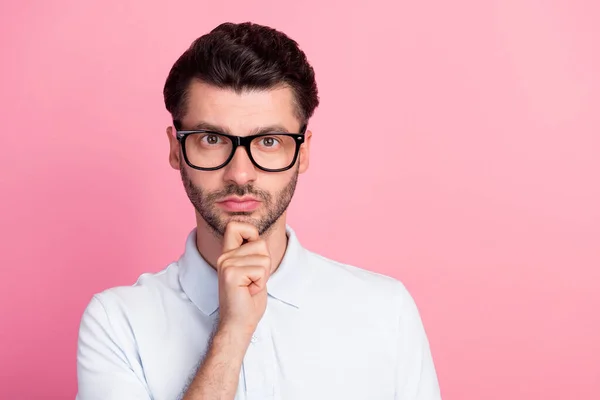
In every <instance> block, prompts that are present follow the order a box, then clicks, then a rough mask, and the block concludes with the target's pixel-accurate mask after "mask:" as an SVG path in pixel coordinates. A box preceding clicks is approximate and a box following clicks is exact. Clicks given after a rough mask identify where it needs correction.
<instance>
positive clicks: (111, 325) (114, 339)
mask: <svg viewBox="0 0 600 400" xmlns="http://www.w3.org/2000/svg"><path fill="white" fill-rule="evenodd" d="M101 295H102V296H104V297H106V296H108V295H109V293H108V292H105V293H102V294H100V293H97V294H95V295H94V298H95V299H96V300H97V301H98V303H100V306H101V307H102V310H103V311H104V315H105V316H106V321H108V327H109V328H110V331H111V334H112V340H113V341H114V342H115V344H117V346H119V349H120V350H121V352H122V353H123V355H124V356H125V359H126V360H127V368H129V370H130V371H131V372H132V373H133V374H134V375H135V377H136V379H137V380H138V381H139V382H140V383H141V384H142V386H143V387H144V389H145V390H146V393H147V394H148V396H149V397H150V398H151V399H153V396H152V394H151V393H150V390H149V388H148V385H147V382H144V381H143V380H141V379H140V377H139V375H138V374H136V373H135V371H134V370H133V368H131V363H130V361H129V358H127V356H126V355H125V352H124V351H123V347H122V346H121V344H120V343H117V341H116V335H115V334H114V333H115V329H114V326H113V323H112V321H111V319H110V315H109V313H108V310H107V309H106V305H105V304H104V302H103V301H102V299H101V298H100V296H101ZM142 372H143V368H142Z"/></svg>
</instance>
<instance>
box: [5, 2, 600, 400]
mask: <svg viewBox="0 0 600 400" xmlns="http://www.w3.org/2000/svg"><path fill="white" fill-rule="evenodd" d="M12 3H13V4H10V2H7V1H4V2H2V4H1V5H0V40H1V54H2V56H1V57H2V63H1V68H2V70H1V74H0V88H1V90H0V110H1V111H0V113H1V119H2V121H1V127H2V130H3V134H2V135H0V141H1V143H0V144H1V147H0V148H1V150H2V157H1V158H0V171H1V172H0V174H1V175H0V179H1V182H0V183H1V188H2V197H1V210H0V211H1V213H0V217H1V219H2V220H1V221H0V222H1V224H0V226H1V232H0V240H1V244H2V250H1V252H0V257H1V258H0V262H1V264H0V266H1V272H0V274H1V276H0V304H1V307H2V309H1V317H0V318H1V319H0V323H1V329H0V398H2V399H16V398H19V399H72V398H73V396H74V395H75V391H76V375H75V372H76V367H75V366H76V364H75V355H76V341H77V330H78V324H79V318H80V316H81V313H82V312H83V309H84V307H85V306H86V304H87V303H88V301H89V300H90V298H91V296H92V294H93V293H95V292H98V291H101V290H103V289H105V288H108V287H111V286H115V285H129V284H132V283H133V282H134V281H135V279H136V278H137V276H138V275H139V274H141V273H142V272H146V271H158V270H160V269H162V268H164V266H166V265H167V264H168V263H169V262H171V261H172V260H174V259H175V258H176V257H178V256H179V254H180V253H181V251H182V250H183V245H184V240H185V235H186V234H187V232H188V231H189V230H190V229H191V228H192V226H193V223H194V220H193V212H192V207H191V206H190V205H189V203H188V200H187V198H186V196H185V193H184V191H183V188H182V186H181V183H180V180H179V176H178V174H177V172H176V171H174V170H172V169H171V168H170V167H169V165H168V163H167V152H168V146H167V139H166V136H165V134H164V129H165V126H166V125H167V124H168V123H169V118H168V115H167V113H166V111H165V110H164V106H163V103H162V94H161V93H162V92H161V91H162V85H163V83H164V80H165V78H166V76H167V73H168V70H169V68H170V67H171V65H172V63H173V62H174V61H175V59H176V58H177V57H178V56H179V55H180V54H181V53H182V52H183V51H184V50H185V49H186V47H187V46H188V45H189V44H190V42H191V41H192V40H193V39H195V38H196V37H197V36H199V35H201V34H203V33H205V32H207V31H208V30H210V29H211V28H213V27H214V26H216V25H217V24H218V23H220V22H222V21H225V20H230V21H235V22H241V21H245V20H253V21H255V22H259V23H264V24H269V25H272V26H274V27H277V28H279V29H281V30H284V31H285V32H286V33H288V34H289V35H291V36H292V37H293V38H295V39H297V40H298V42H299V43H300V45H301V46H302V48H303V49H304V50H305V51H306V52H307V54H308V56H309V59H310V61H311V62H312V63H313V65H314V67H315V69H316V72H317V79H318V83H319V88H320V93H321V99H322V105H321V107H320V108H319V109H318V110H317V113H316V115H315V117H314V119H313V120H312V124H311V128H312V130H313V131H314V137H313V145H312V149H313V152H312V160H311V169H310V170H309V172H308V173H307V174H306V175H305V176H303V177H302V178H301V180H300V184H299V188H298V192H297V195H296V198H295V200H294V202H293V205H292V209H291V215H290V219H289V222H290V224H291V225H292V226H294V227H295V229H296V231H297V232H298V234H299V236H300V238H301V240H302V242H303V243H304V244H305V245H306V246H307V247H309V248H311V249H312V250H315V251H317V252H320V253H322V254H324V255H326V256H329V257H332V258H335V259H338V260H340V261H343V262H347V263H351V264H355V265H358V266H361V267H363V268H366V269H371V270H374V271H378V272H382V273H386V274H389V275H392V276H394V277H397V278H399V279H401V280H402V281H403V282H404V283H405V284H406V286H407V287H408V288H409V290H410V291H411V292H412V294H413V295H414V297H415V299H416V300H417V303H418V305H419V307H420V309H421V313H422V317H423V320H424V323H425V325H426V328H427V331H428V333H429V338H430V341H431V346H432V350H433V354H434V357H435V361H436V365H437V368H438V372H439V379H440V384H441V386H442V393H443V397H444V399H446V400H452V399H456V400H459V399H460V400H471V399H472V400H476V399H477V400H480V399H486V400H493V399H502V400H505V399H511V400H517V399H545V400H547V399H561V400H562V399H599V398H600V311H599V309H600V296H599V295H598V289H597V287H598V281H599V278H600V273H599V271H600V161H599V160H600V111H599V108H600V96H599V93H600V73H599V71H600V57H599V54H600V44H599V43H600V25H598V20H599V18H600V12H599V11H600V9H599V6H598V3H597V2H594V1H587V2H585V1H572V0H563V1H552V2H550V1H533V0H525V1H524V0H520V1H508V0H497V1H476V0H473V1H466V0H461V1H453V2H449V1H437V2H432V1H421V2H400V1H392V0H389V1H387V2H382V1H374V0H370V1H368V2H359V1H354V3H353V4H350V3H349V2H342V1H339V2H338V1H336V2H334V1H328V2H324V1H321V0H310V1H307V0H305V1H293V2H292V1H288V2H284V3H285V4H282V3H283V2H281V1H251V2H249V1H234V2H230V1H227V2H218V1H204V2H199V1H179V2H175V3H171V5H167V2H162V4H157V2H149V1H142V0H118V1H117V0H110V1H106V0H104V1H96V2H90V1H13V2H12Z"/></svg>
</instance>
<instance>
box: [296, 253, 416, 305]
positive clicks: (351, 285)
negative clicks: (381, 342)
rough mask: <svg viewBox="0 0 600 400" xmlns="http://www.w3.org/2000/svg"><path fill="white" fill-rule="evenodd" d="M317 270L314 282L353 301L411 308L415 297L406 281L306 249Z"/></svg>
mask: <svg viewBox="0 0 600 400" xmlns="http://www.w3.org/2000/svg"><path fill="white" fill-rule="evenodd" d="M307 254H308V258H309V259H310V260H311V261H310V262H311V264H312V266H313V267H314V270H315V279H313V284H314V285H316V286H317V287H318V288H320V289H321V290H324V291H328V292H329V293H334V294H336V295H338V296H342V297H343V298H345V299H350V300H354V301H358V302H360V301H367V302H368V303H372V302H376V303H379V304H378V306H382V307H384V308H385V309H388V310H390V311H392V310H395V311H396V312H397V311H398V308H402V307H406V306H408V307H411V304H414V300H413V298H412V296H411V294H410V292H409V291H408V289H407V288H406V286H405V285H404V283H403V282H402V281H401V280H399V279H397V278H394V277H392V276H388V275H385V274H382V273H378V272H375V271H371V270H367V269H365V268H362V267H359V266H356V265H351V264H345V263H342V262H339V261H335V260H332V259H330V258H327V257H325V256H322V255H320V254H317V253H314V252H311V251H307Z"/></svg>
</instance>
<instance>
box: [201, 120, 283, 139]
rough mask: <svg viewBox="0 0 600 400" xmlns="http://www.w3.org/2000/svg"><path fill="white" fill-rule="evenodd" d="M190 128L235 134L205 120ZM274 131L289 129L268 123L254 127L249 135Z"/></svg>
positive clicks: (281, 131)
mask: <svg viewBox="0 0 600 400" xmlns="http://www.w3.org/2000/svg"><path fill="white" fill-rule="evenodd" d="M190 130H193V131H199V130H206V131H214V132H218V133H225V134H228V135H233V134H232V133H231V131H230V130H229V129H227V128H225V127H222V126H217V125H213V124H209V123H208V122H204V121H201V122H199V123H197V124H196V125H194V127H193V128H192V129H190ZM274 132H280V133H289V130H288V129H287V128H286V127H284V126H283V125H277V124H276V125H268V126H262V127H258V128H255V129H253V130H252V131H250V133H249V136H251V135H261V134H264V133H274Z"/></svg>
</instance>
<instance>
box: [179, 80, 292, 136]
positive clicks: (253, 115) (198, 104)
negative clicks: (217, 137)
mask: <svg viewBox="0 0 600 400" xmlns="http://www.w3.org/2000/svg"><path fill="white" fill-rule="evenodd" d="M186 110H187V111H186V114H185V116H184V118H183V119H182V121H181V122H182V125H183V127H184V129H187V128H190V127H192V126H195V125H197V124H198V123H200V122H204V123H208V124H211V125H214V126H218V127H222V128H224V129H227V130H228V131H229V132H231V133H233V134H237V135H245V134H247V133H248V132H251V131H253V130H255V129H256V128H260V127H263V126H273V125H281V126H284V127H286V128H287V129H288V130H289V131H290V132H294V131H297V130H298V129H299V125H300V122H299V121H298V118H297V116H296V113H295V103H294V94H293V92H292V90H291V89H290V88H289V87H286V86H280V87H276V88H273V89H268V90H252V91H250V90H245V91H243V92H241V93H236V92H235V91H233V90H232V89H221V88H218V87H215V86H212V85H209V84H206V83H204V82H201V81H199V80H193V81H192V82H191V83H190V87H189V91H188V98H187V106H186Z"/></svg>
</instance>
